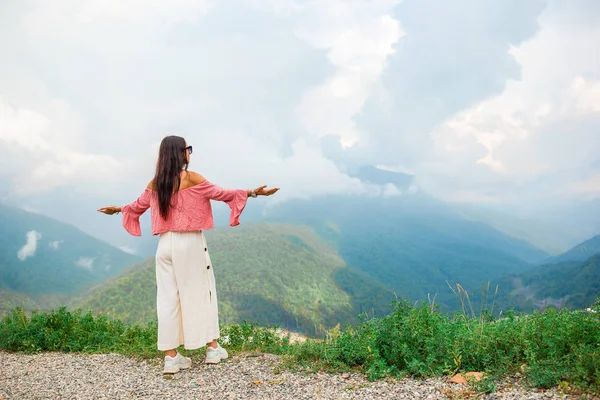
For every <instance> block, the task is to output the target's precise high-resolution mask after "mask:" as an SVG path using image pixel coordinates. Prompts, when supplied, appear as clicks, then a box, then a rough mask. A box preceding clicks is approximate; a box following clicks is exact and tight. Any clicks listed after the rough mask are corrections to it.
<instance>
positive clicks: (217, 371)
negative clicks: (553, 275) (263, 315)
mask: <svg viewBox="0 0 600 400" xmlns="http://www.w3.org/2000/svg"><path fill="white" fill-rule="evenodd" d="M192 361H193V365H192V368H190V369H188V370H184V371H181V372H179V373H178V374H175V375H173V376H172V377H170V379H169V378H167V377H165V376H163V374H162V363H161V360H138V359H135V358H131V357H127V356H122V355H117V354H94V355H87V354H64V353H41V354H35V355H25V354H15V353H6V352H0V400H16V399H28V400H37V399H53V400H56V399H77V400H84V399H94V400H101V399H165V400H169V399H248V400H250V399H261V400H269V399H278V400H279V399H299V400H302V399H318V400H326V399H434V400H435V399H448V398H463V397H462V396H461V395H462V394H466V392H465V391H466V390H467V389H466V387H465V386H462V385H456V384H452V383H448V382H447V380H446V379H441V378H435V379H427V380H424V381H419V380H415V379H399V380H394V379H385V380H380V381H375V382H369V381H368V380H367V379H366V378H365V377H364V376H363V375H361V374H359V373H344V374H329V373H302V372H295V373H292V372H290V371H288V370H285V369H283V370H282V369H281V368H280V367H279V368H278V365H279V364H280V358H279V357H278V356H275V355H270V354H261V355H260V356H253V357H246V356H234V357H231V358H230V359H228V360H225V361H222V362H221V363H220V364H217V365H205V364H203V363H202V359H201V358H198V359H196V358H194V359H192ZM479 398H487V399H503V400H509V399H532V400H536V399H544V400H545V399H561V398H563V399H564V398H565V397H564V395H563V397H561V396H560V393H559V392H558V391H555V390H548V391H546V392H539V391H537V390H535V389H533V390H527V389H525V388H523V387H520V386H519V385H515V384H510V385H507V386H506V387H505V388H502V387H500V388H499V390H498V392H497V393H494V394H491V395H484V396H480V397H479ZM567 398H568V397H567Z"/></svg>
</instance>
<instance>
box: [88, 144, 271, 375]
mask: <svg viewBox="0 0 600 400" xmlns="http://www.w3.org/2000/svg"><path fill="white" fill-rule="evenodd" d="M191 154H192V146H188V145H187V143H186V141H185V139H183V138H182V137H179V136H167V137H165V138H164V139H163V140H162V142H161V144H160V150H159V154H158V162H157V164H156V174H155V175H154V179H153V180H152V181H151V182H150V183H149V184H148V187H147V188H146V189H145V191H144V193H142V195H141V196H140V197H139V198H138V199H137V200H136V201H135V202H133V203H131V204H128V205H126V206H123V207H115V206H110V207H103V208H100V209H99V210H98V211H100V212H102V213H105V214H109V215H112V214H115V213H119V212H122V213H123V226H124V227H125V229H126V230H127V231H128V232H129V233H130V234H132V235H134V236H141V230H140V221H139V218H140V216H141V215H142V214H143V213H144V212H145V211H146V210H147V209H148V208H150V209H151V219H152V234H153V235H160V239H159V242H158V249H157V251H156V285H157V304H156V306H157V314H158V349H159V350H162V351H164V352H165V364H164V372H165V373H176V372H179V370H180V369H184V368H189V367H190V366H191V360H190V359H189V358H187V357H183V356H182V355H181V354H179V353H178V352H177V350H176V349H177V347H179V346H180V345H182V344H183V345H184V347H185V348H186V349H189V350H191V349H198V348H200V347H203V346H205V345H206V344H208V346H207V348H206V358H205V362H206V363H207V364H217V363H218V362H219V361H221V360H222V359H226V358H227V356H228V355H227V351H226V350H225V349H223V348H222V347H221V346H220V345H219V344H218V343H217V339H218V338H219V318H218V307H217V292H216V287H215V279H214V274H213V268H212V263H211V261H210V256H209V254H208V249H207V246H206V240H205V238H204V235H203V234H202V231H203V230H206V229H211V228H213V227H214V223H213V216H212V209H211V204H210V200H220V201H223V202H225V203H227V205H229V207H230V208H231V215H230V225H231V226H236V225H239V217H240V214H241V213H242V211H243V210H244V207H245V206H246V201H247V200H248V197H254V198H255V197H256V196H270V195H272V194H275V193H276V192H277V191H278V190H279V189H278V188H274V189H269V190H267V189H266V186H261V187H259V188H257V189H255V190H233V189H222V188H220V187H219V186H217V185H214V184H213V183H211V182H209V181H207V180H206V179H205V178H204V177H202V176H201V175H199V174H197V173H195V172H189V171H188V170H187V169H188V165H189V162H190V155H191Z"/></svg>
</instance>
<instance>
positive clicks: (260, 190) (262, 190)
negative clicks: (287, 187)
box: [254, 185, 279, 196]
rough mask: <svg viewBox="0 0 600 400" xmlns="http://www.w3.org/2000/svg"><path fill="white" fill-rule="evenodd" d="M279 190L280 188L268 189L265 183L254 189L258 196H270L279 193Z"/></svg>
mask: <svg viewBox="0 0 600 400" xmlns="http://www.w3.org/2000/svg"><path fill="white" fill-rule="evenodd" d="M278 190H279V188H273V189H267V185H263V186H259V187H257V188H256V189H254V193H256V195H257V196H270V195H272V194H275V193H277V191H278Z"/></svg>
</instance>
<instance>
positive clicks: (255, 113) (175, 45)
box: [0, 0, 600, 233]
mask: <svg viewBox="0 0 600 400" xmlns="http://www.w3.org/2000/svg"><path fill="white" fill-rule="evenodd" d="M599 20H600V2H598V1H597V0H569V1H559V0H526V1H523V0H486V1H481V0H457V1H453V2H448V1H441V0H436V1H434V0H404V1H401V0H315V1H303V0H239V1H238V0H236V1H234V0H227V1H225V0H221V1H217V0H212V1H211V0H171V1H169V2H166V1H160V0H59V1H44V0H39V1H33V0H19V1H17V0H8V1H2V2H0V57H1V62H0V198H1V199H2V200H3V201H4V202H7V203H10V204H18V205H20V206H22V207H24V208H26V209H30V210H36V211H39V212H42V213H45V214H52V215H55V216H56V217H57V218H59V219H62V220H65V221H68V222H71V223H75V224H77V225H78V226H80V227H83V228H84V229H85V228H86V227H91V226H92V225H93V223H94V221H96V219H95V218H99V217H98V216H96V215H93V216H89V215H88V214H87V213H89V210H95V209H96V208H97V207H99V206H102V205H105V204H121V203H124V202H129V201H132V200H133V199H135V197H136V196H137V195H138V194H139V193H140V192H141V190H143V188H144V187H145V185H146V184H147V182H148V181H149V180H150V178H151V175H152V171H153V168H154V162H155V156H156V151H157V145H158V143H159V142H160V140H161V139H162V137H163V136H165V135H166V134H169V133H175V134H179V135H181V136H184V137H186V139H187V140H188V143H189V144H192V145H193V146H194V150H195V152H194V155H193V161H192V165H191V167H192V169H194V170H197V171H199V172H201V173H202V174H204V175H205V176H206V177H207V178H208V179H210V180H212V181H214V182H216V183H218V184H220V185H222V186H226V187H242V188H246V187H255V186H258V185H260V184H263V183H268V184H270V185H277V186H280V187H282V190H281V192H280V193H279V194H278V197H280V199H285V198H289V197H294V196H312V195H317V194H324V193H345V192H356V191H361V190H365V188H364V187H363V186H362V185H361V184H360V182H357V181H356V180H355V179H353V178H351V177H350V176H349V175H348V171H351V170H352V169H353V168H356V167H357V166H360V165H376V166H380V167H383V168H388V169H392V170H397V171H403V172H408V173H410V174H413V175H414V176H415V182H416V185H417V186H418V187H419V189H420V190H422V191H423V192H426V193H430V194H432V195H434V196H437V197H439V198H441V199H444V200H447V201H453V202H463V203H469V204H472V203H474V204H484V205H488V206H489V205H492V206H496V207H498V208H503V207H504V208H506V207H507V206H508V205H512V206H515V205H517V206H518V207H519V208H520V209H521V210H523V212H528V210H529V211H532V210H535V211H539V210H542V209H543V210H549V211H547V212H548V213H556V212H558V211H557V210H563V211H564V210H575V209H580V205H581V204H588V205H589V204H598V203H597V200H598V199H599V198H600V52H598V51H597V46H598V43H600V24H598V21H599ZM590 202H592V203H590ZM594 202H596V203H594ZM596 226H598V225H597V224H596ZM590 229H594V228H593V226H592V227H591V228H590ZM87 230H88V231H90V232H92V233H94V231H93V229H91V228H90V229H87ZM96 233H97V232H96Z"/></svg>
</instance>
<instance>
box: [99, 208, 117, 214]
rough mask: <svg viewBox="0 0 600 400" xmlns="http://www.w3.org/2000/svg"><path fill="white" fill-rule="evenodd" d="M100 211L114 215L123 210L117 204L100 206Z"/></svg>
mask: <svg viewBox="0 0 600 400" xmlns="http://www.w3.org/2000/svg"><path fill="white" fill-rule="evenodd" d="M98 211H99V212H101V213H104V214H108V215H113V214H116V213H118V212H121V207H117V206H108V207H102V208H99V209H98Z"/></svg>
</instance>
